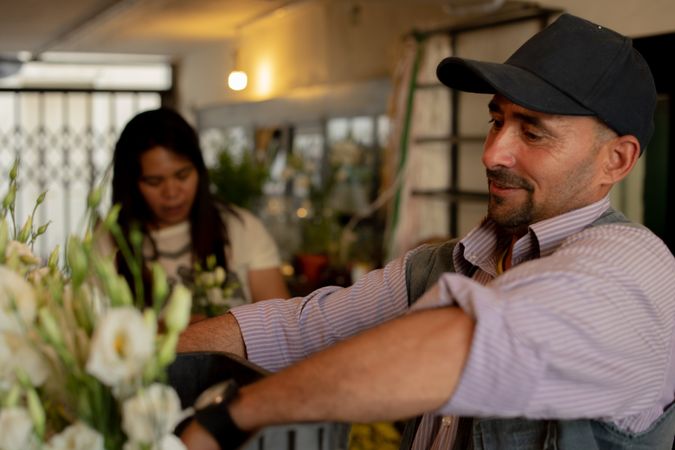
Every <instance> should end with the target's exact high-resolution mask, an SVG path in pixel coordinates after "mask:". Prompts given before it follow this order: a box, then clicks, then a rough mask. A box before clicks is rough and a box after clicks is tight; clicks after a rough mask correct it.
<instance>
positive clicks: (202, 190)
mask: <svg viewBox="0 0 675 450" xmlns="http://www.w3.org/2000/svg"><path fill="white" fill-rule="evenodd" d="M112 202H113V204H120V205H121V210H120V213H119V219H118V223H119V225H120V227H121V228H122V231H123V234H124V235H125V237H126V238H127V240H128V237H129V232H130V230H131V229H132V227H134V226H136V227H138V228H139V229H140V230H141V231H142V233H143V236H144V242H143V258H144V260H145V262H151V261H157V262H159V263H160V264H161V265H162V267H164V269H165V271H166V272H167V275H168V276H169V279H170V280H171V281H172V282H178V281H180V282H183V283H185V284H192V281H193V268H194V266H195V263H199V264H200V266H201V267H206V266H207V258H213V257H215V260H216V264H217V266H220V267H222V268H223V269H225V272H226V273H227V279H228V282H229V281H232V280H236V281H237V283H236V285H238V286H239V287H240V288H241V290H240V292H239V294H240V295H239V296H240V297H242V298H243V300H244V301H247V302H250V301H254V302H255V301H258V300H264V299H268V298H287V297H288V296H289V294H288V290H287V288H286V284H285V282H284V280H283V276H282V275H281V271H280V264H281V262H280V259H279V253H278V250H277V247H276V244H275V243H274V240H273V239H272V237H271V236H270V235H269V233H268V232H267V231H266V230H265V228H264V226H263V224H262V223H261V222H260V221H259V220H258V219H257V218H256V217H255V216H254V215H253V214H251V213H250V212H249V211H247V210H245V209H242V208H239V207H236V206H234V205H228V204H226V203H224V202H222V201H220V200H218V199H216V198H215V197H214V196H213V195H212V193H211V190H210V186H209V175H208V171H207V169H206V165H205V164H204V159H203V157H202V152H201V149H200V146H199V138H198V136H197V133H196V132H195V130H194V129H193V128H192V127H191V126H190V125H189V124H188V123H187V121H185V119H183V117H182V116H181V115H180V114H178V113H177V112H175V111H173V110H171V109H168V108H160V109H156V110H151V111H145V112H142V113H140V114H138V115H136V116H135V117H134V118H132V119H131V120H130V121H129V123H127V125H126V126H125V128H124V129H123V130H122V133H121V134H120V137H119V139H118V141H117V144H116V145H115V152H114V155H113V180H112ZM104 241H107V242H103V244H102V245H99V247H100V248H103V249H104V250H103V252H104V253H108V254H110V253H112V252H113V251H114V246H113V245H112V240H111V239H110V237H109V236H106V237H105V239H104ZM116 260H117V264H118V269H119V271H120V273H123V274H125V276H127V275H128V273H129V270H128V267H127V266H126V262H125V261H124V258H122V257H120V255H118V256H117V258H116ZM128 278H129V277H128ZM130 286H133V283H130Z"/></svg>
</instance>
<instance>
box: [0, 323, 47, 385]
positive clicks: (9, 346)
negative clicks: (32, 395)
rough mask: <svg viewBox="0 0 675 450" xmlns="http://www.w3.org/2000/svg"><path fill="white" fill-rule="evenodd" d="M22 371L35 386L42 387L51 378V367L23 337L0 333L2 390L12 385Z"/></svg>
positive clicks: (0, 379) (0, 378)
mask: <svg viewBox="0 0 675 450" xmlns="http://www.w3.org/2000/svg"><path fill="white" fill-rule="evenodd" d="M17 369H20V370H21V371H22V372H23V373H25V374H26V375H27V376H28V378H29V379H30V381H31V383H32V384H33V386H41V385H42V384H43V383H44V382H45V380H46V379H47V377H48V376H49V365H48V364H47V361H46V360H45V359H44V358H43V356H42V354H41V353H40V352H38V351H37V350H36V349H35V348H34V347H33V346H32V345H31V343H30V342H28V341H26V339H25V338H24V337H23V336H20V335H17V334H13V333H7V332H0V388H2V387H3V386H4V387H7V386H8V385H11V384H12V383H14V381H15V380H16V371H17Z"/></svg>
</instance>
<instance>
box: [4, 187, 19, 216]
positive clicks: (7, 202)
mask: <svg viewBox="0 0 675 450" xmlns="http://www.w3.org/2000/svg"><path fill="white" fill-rule="evenodd" d="M15 199H16V183H10V184H9V190H8V191H7V195H5V198H4V199H3V200H2V208H3V209H9V210H13V209H14V200H15Z"/></svg>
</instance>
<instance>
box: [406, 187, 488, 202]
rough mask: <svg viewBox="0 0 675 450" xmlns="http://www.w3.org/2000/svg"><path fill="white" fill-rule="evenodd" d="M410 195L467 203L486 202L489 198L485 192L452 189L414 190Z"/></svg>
mask: <svg viewBox="0 0 675 450" xmlns="http://www.w3.org/2000/svg"><path fill="white" fill-rule="evenodd" d="M412 195H414V196H420V197H438V198H444V199H448V200H461V201H468V202H487V201H488V200H489V198H490V196H489V194H488V193H487V192H475V191H456V190H453V189H414V190H413V191H412Z"/></svg>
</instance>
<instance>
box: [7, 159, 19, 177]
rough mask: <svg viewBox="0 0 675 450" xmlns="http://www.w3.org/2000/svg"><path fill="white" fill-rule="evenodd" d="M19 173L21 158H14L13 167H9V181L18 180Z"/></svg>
mask: <svg viewBox="0 0 675 450" xmlns="http://www.w3.org/2000/svg"><path fill="white" fill-rule="evenodd" d="M18 174H19V159H18V158H17V159H15V160H14V164H13V165H12V168H11V169H9V181H14V180H16V177H17V175H18Z"/></svg>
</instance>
